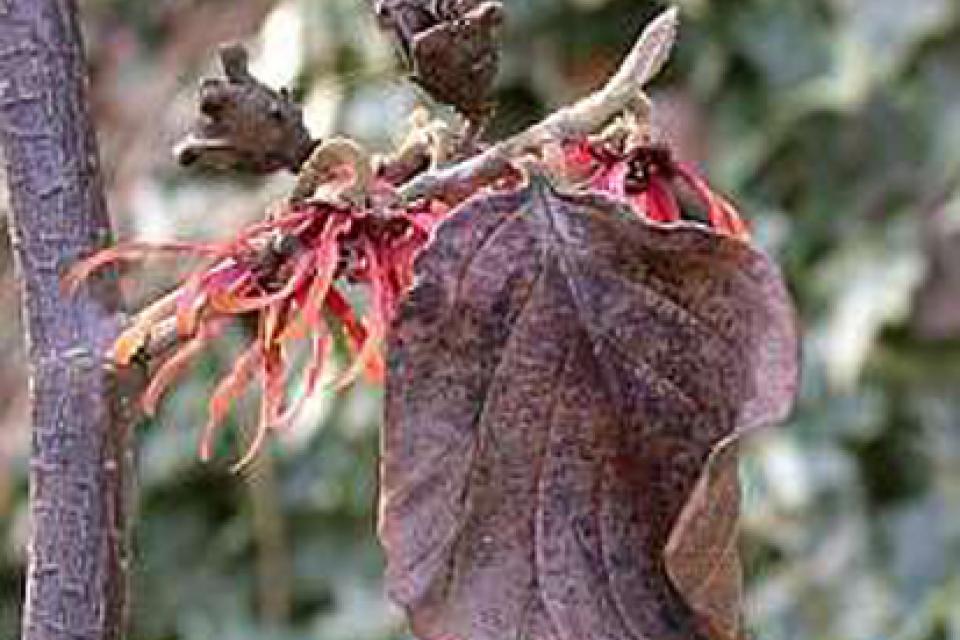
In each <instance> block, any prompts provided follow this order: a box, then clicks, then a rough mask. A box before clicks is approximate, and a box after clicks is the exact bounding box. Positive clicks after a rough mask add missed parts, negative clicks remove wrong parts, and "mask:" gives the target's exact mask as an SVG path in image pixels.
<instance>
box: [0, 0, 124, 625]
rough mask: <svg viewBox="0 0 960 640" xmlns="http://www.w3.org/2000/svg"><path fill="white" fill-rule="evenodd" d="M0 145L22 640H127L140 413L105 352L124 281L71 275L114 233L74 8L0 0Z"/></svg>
mask: <svg viewBox="0 0 960 640" xmlns="http://www.w3.org/2000/svg"><path fill="white" fill-rule="evenodd" d="M0 144H2V149H3V152H4V158H5V163H6V172H7V180H8V184H9V198H10V210H11V214H10V215H11V224H10V229H11V240H12V243H13V247H14V252H15V256H16V260H17V268H18V276H19V281H20V287H21V293H22V312H23V317H24V322H25V328H26V343H27V354H28V357H29V360H30V365H31V370H30V395H31V420H32V423H33V425H32V426H33V438H32V450H31V466H30V516H31V537H30V547H29V550H28V553H29V565H28V572H27V584H26V597H25V604H24V612H23V625H22V629H23V636H22V638H23V640H61V639H63V640H66V639H67V638H69V639H71V640H104V639H115V638H120V637H122V634H123V626H124V618H125V610H126V570H125V568H126V558H125V555H124V553H125V522H124V513H125V509H124V506H125V505H124V502H125V494H124V490H123V487H124V478H125V476H127V475H128V474H127V473H126V469H127V467H128V464H127V463H128V458H127V453H126V452H127V447H126V439H127V434H128V431H129V427H130V425H131V424H132V420H133V415H132V411H130V410H129V409H127V408H126V407H125V406H124V405H123V404H122V397H123V396H124V394H121V393H120V392H119V390H118V385H119V384H121V383H122V381H119V380H118V378H117V376H115V375H114V374H113V373H111V372H110V371H108V370H107V369H106V368H105V367H104V366H103V363H102V360H101V357H100V354H102V353H103V352H104V347H105V346H106V345H108V344H109V342H110V341H111V340H112V338H113V336H114V335H115V331H116V328H115V325H116V322H115V318H116V312H117V305H118V292H117V286H116V281H115V279H113V278H110V277H107V276H104V277H100V278H98V279H94V280H92V281H91V282H90V283H89V284H88V285H86V286H85V287H84V288H83V290H82V291H81V292H79V294H78V295H76V296H70V295H67V294H64V293H63V292H62V291H61V287H60V276H61V273H62V271H63V269H64V268H65V267H67V266H69V265H70V264H71V263H72V262H73V261H74V260H75V259H76V258H77V257H78V256H81V255H85V254H89V253H90V252H91V251H93V250H94V249H96V248H97V247H100V246H102V245H103V244H104V242H105V241H106V240H107V239H108V238H109V219H108V216H107V212H106V206H105V203H104V196H103V189H102V185H101V178H100V165H99V159H98V153H97V147H96V139H95V135H94V132H93V129H92V126H91V123H90V118H89V113H88V107H87V100H86V71H85V66H84V58H83V48H82V42H81V35H80V28H79V24H78V19H77V6H76V3H75V2H74V1H72V0H0Z"/></svg>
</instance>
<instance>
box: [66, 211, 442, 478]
mask: <svg viewBox="0 0 960 640" xmlns="http://www.w3.org/2000/svg"><path fill="white" fill-rule="evenodd" d="M445 213H446V208H445V207H442V206H440V205H436V204H427V203H418V204H414V205H411V206H401V205H395V206H382V205H374V204H373V203H370V204H369V206H367V207H363V208H357V207H347V206H337V205H334V204H330V203H325V202H306V203H299V204H284V205H283V206H281V208H280V209H279V210H278V211H275V212H273V214H272V215H271V216H270V217H269V219H268V220H266V221H262V222H258V223H256V224H253V225H250V226H248V227H247V228H245V229H243V230H242V231H241V232H240V233H239V234H238V235H237V236H236V237H235V238H234V239H232V240H231V241H229V242H224V243H222V244H216V243H213V244H190V243H167V244H159V245H149V244H142V243H132V244H126V245H119V246H117V247H114V248H112V249H108V250H105V251H103V252H101V253H99V254H97V255H95V256H93V257H92V258H89V259H87V260H86V261H83V262H81V263H79V264H78V265H77V266H75V267H74V269H73V270H72V271H71V273H70V274H69V276H68V284H69V285H74V284H75V283H77V282H79V281H81V280H82V279H84V278H85V277H86V276H87V274H89V273H90V272H91V271H93V270H94V269H97V268H100V267H102V266H104V265H106V264H110V263H113V262H117V261H120V260H129V259H136V258H140V257H143V256H145V255H150V254H154V253H158V252H166V253H170V254H172V255H175V256H181V255H184V254H192V255H199V256H201V257H202V258H204V260H205V266H203V267H202V268H200V269H198V270H196V271H194V272H193V273H191V274H189V275H188V276H187V277H186V278H184V279H183V280H182V281H181V283H180V284H179V286H178V287H177V288H176V289H175V290H173V291H172V292H170V293H169V294H167V295H165V296H163V297H162V298H161V299H159V300H157V301H156V302H154V303H153V304H151V305H149V306H148V307H147V308H145V309H144V310H143V311H142V312H140V313H139V314H138V315H137V316H136V317H135V318H134V321H133V322H132V323H131V324H130V326H129V327H128V328H127V329H126V330H125V331H124V332H123V333H122V334H121V335H120V337H119V338H118V339H117V341H116V343H115V344H114V348H113V353H112V354H111V357H112V359H113V360H114V362H115V363H116V364H118V365H120V366H126V365H128V364H130V362H131V361H133V360H134V359H135V358H137V357H138V356H139V355H140V354H143V353H144V352H147V351H149V346H150V343H151V341H161V340H167V339H169V337H170V336H169V335H165V334H170V333H172V334H173V338H174V340H175V341H176V342H177V347H176V349H175V350H173V351H172V353H170V355H169V356H167V357H166V359H165V360H164V361H163V362H162V364H161V365H160V366H159V368H158V369H157V370H156V371H155V372H154V373H153V375H152V376H151V380H150V383H149V385H148V387H147V389H146V390H145V392H144V394H143V397H142V405H143V407H144V410H145V411H146V412H147V413H148V414H150V413H153V411H154V410H155V408H156V405H157V403H158V401H159V399H160V397H161V395H162V393H163V392H164V390H166V389H167V388H168V387H169V385H170V384H171V382H173V381H174V380H175V379H176V378H177V377H178V376H179V375H180V374H181V373H182V372H183V371H184V370H185V369H186V368H187V366H188V365H189V363H190V362H191V361H192V360H193V359H194V358H195V357H196V356H197V355H199V354H200V353H201V352H202V351H203V350H204V349H205V348H206V347H207V346H208V345H209V344H210V342H211V340H212V339H213V338H215V337H217V336H218V335H220V334H221V333H222V332H223V330H224V329H225V328H226V327H227V326H228V325H229V324H230V321H233V320H239V319H241V318H254V319H255V321H256V337H255V338H254V339H253V340H252V341H251V343H250V344H249V345H248V346H247V348H246V350H245V351H244V352H243V353H242V354H241V355H240V356H239V357H238V358H237V359H236V361H235V362H234V365H233V368H232V370H231V371H230V372H229V373H228V374H227V375H225V376H224V377H223V378H222V379H221V380H220V382H219V384H218V385H217V387H216V389H215V390H214V392H213V395H212V397H211V400H210V404H209V419H208V421H207V425H206V427H205V429H204V432H203V435H202V438H201V444H200V455H201V457H202V458H203V459H208V458H209V457H210V455H211V451H212V443H213V438H214V435H215V433H216V430H217V427H218V426H219V425H220V424H222V422H223V421H224V419H225V418H226V416H227V414H228V412H229V410H230V408H231V405H233V404H234V402H235V401H236V400H237V399H238V398H239V397H240V396H242V395H243V394H244V393H245V392H246V391H247V389H248V388H249V387H250V386H251V385H252V384H253V383H254V382H256V381H258V382H259V385H260V388H261V411H260V420H259V426H258V428H257V431H256V435H255V437H254V438H253V440H252V442H251V444H250V446H249V447H248V450H247V452H246V453H245V455H244V456H243V457H242V459H241V460H240V461H239V462H238V463H237V464H238V467H239V466H243V465H245V464H247V463H248V462H249V461H250V460H251V459H252V456H253V455H254V454H255V453H256V452H257V451H258V450H259V449H260V446H261V445H262V443H263V441H264V438H265V436H266V434H267V432H268V431H269V430H270V429H271V428H279V427H282V426H284V425H288V424H289V423H290V422H291V420H292V419H293V418H294V417H295V416H296V414H297V413H298V411H299V409H300V408H301V406H302V404H303V401H304V400H305V399H306V398H308V397H309V396H310V395H311V394H312V393H313V392H314V391H315V390H316V388H317V386H318V383H319V381H320V378H321V374H322V373H323V371H324V368H325V364H326V363H327V361H328V359H329V355H330V351H331V347H332V335H333V334H332V332H333V331H335V330H338V329H339V330H342V332H343V335H344V336H345V338H346V342H347V344H348V345H349V346H350V348H351V350H352V352H353V359H352V362H351V363H350V365H349V366H348V367H347V369H346V370H345V371H344V372H343V373H341V374H340V376H339V379H338V381H337V382H336V387H337V388H343V387H345V386H346V385H348V384H350V383H351V382H352V381H354V379H355V378H356V377H357V376H358V375H360V374H361V373H364V372H365V373H366V374H367V375H368V376H369V377H370V378H372V379H374V380H378V379H381V378H382V376H383V364H382V360H381V356H380V351H379V347H380V342H381V339H382V337H383V335H384V333H385V331H386V327H387V323H388V320H389V316H390V314H391V312H392V310H393V308H394V307H395V305H396V301H397V299H398V297H399V296H400V295H401V293H402V292H403V291H404V290H405V289H406V288H407V287H408V286H409V284H410V279H411V277H412V273H413V259H414V257H415V255H416V253H417V251H418V250H419V249H420V248H421V247H422V246H423V245H424V244H425V243H426V242H427V240H428V239H429V237H430V233H431V231H432V228H433V226H434V225H435V224H436V222H437V221H438V220H440V219H441V218H442V217H443V216H444V215H445ZM338 280H341V281H343V280H345V281H349V282H354V283H361V284H364V285H366V286H367V288H368V290H369V292H370V296H369V303H368V305H367V310H366V312H365V313H364V314H363V315H362V316H360V315H358V314H357V312H356V311H355V310H354V309H353V307H352V306H351V304H350V303H349V301H348V300H347V298H346V296H345V295H344V293H343V291H342V290H341V289H339V288H338V287H337V284H336V283H337V281H338ZM304 339H306V340H308V341H309V343H310V345H311V347H310V348H311V352H312V354H311V357H310V359H309V362H308V364H307V366H306V368H305V370H304V372H303V375H304V389H305V390H304V392H303V394H302V395H301V396H300V397H299V398H297V399H296V400H295V401H292V402H290V401H288V400H287V398H286V391H285V389H286V383H287V380H288V377H289V371H288V365H289V360H290V358H289V355H290V354H289V350H290V347H291V345H292V343H294V342H295V341H299V340H304Z"/></svg>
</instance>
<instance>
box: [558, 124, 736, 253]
mask: <svg viewBox="0 0 960 640" xmlns="http://www.w3.org/2000/svg"><path fill="white" fill-rule="evenodd" d="M563 162H564V164H565V168H564V169H565V172H566V173H572V174H573V175H576V176H578V177H579V178H580V181H581V183H582V184H585V185H586V186H587V187H588V188H591V189H595V190H597V191H602V192H604V193H607V194H610V195H613V196H615V197H618V198H620V199H623V200H626V201H627V202H628V203H629V204H630V205H631V206H632V208H633V209H634V211H636V212H637V215H639V216H641V217H643V218H645V219H647V220H650V221H653V222H662V223H670V222H678V221H680V220H681V219H682V218H683V213H684V209H683V208H682V207H681V205H680V202H681V197H680V196H681V194H683V193H685V192H686V193H689V194H690V195H691V196H692V200H693V203H692V204H693V205H694V206H696V207H698V208H701V209H702V210H703V213H704V217H705V218H706V219H705V222H706V223H707V225H708V226H709V227H710V228H711V229H713V230H714V231H716V232H717V233H721V234H723V235H728V236H732V237H734V238H738V239H740V240H749V239H750V232H749V229H748V228H747V225H746V223H744V221H743V220H742V219H741V217H740V214H739V213H738V212H737V210H736V208H735V207H734V206H733V205H732V204H731V203H730V202H729V201H728V200H727V199H726V198H724V197H723V196H722V195H720V194H718V193H716V192H715V191H713V189H711V188H710V185H709V184H707V181H706V180H705V179H704V178H702V177H701V176H700V175H699V174H698V173H697V171H696V170H695V169H694V168H693V167H692V166H691V165H690V164H689V163H686V162H680V161H677V160H675V159H674V157H673V154H672V153H671V151H670V148H669V147H668V146H666V145H660V144H646V143H643V144H634V145H629V144H627V143H626V141H613V140H603V139H587V138H582V139H579V140H576V141H571V142H567V143H565V144H564V145H563Z"/></svg>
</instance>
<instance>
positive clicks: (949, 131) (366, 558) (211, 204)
mask: <svg viewBox="0 0 960 640" xmlns="http://www.w3.org/2000/svg"><path fill="white" fill-rule="evenodd" d="M505 1H506V3H507V5H508V10H509V16H510V24H509V29H508V31H507V33H506V48H505V56H504V69H503V73H502V76H501V80H500V84H499V98H500V109H499V111H498V116H497V120H496V122H495V124H494V130H495V131H498V132H504V131H510V130H515V129H517V128H518V127H520V126H521V125H522V124H524V123H526V122H529V121H531V120H533V119H535V118H536V117H537V116H538V115H539V114H541V113H543V112H544V110H545V109H547V108H549V107H550V106H555V105H558V104H561V103H563V102H565V101H567V100H569V99H570V98H571V97H573V96H575V95H578V94H579V93H582V92H583V91H585V90H587V89H589V88H590V87H592V86H595V85H596V84H597V83H598V82H599V81H600V79H601V78H602V77H604V75H605V74H606V73H608V72H609V71H610V70H612V69H613V68H614V67H615V65H616V64H617V61H618V60H619V57H620V56H621V55H622V54H623V52H625V51H626V48H627V47H628V46H629V44H630V43H631V42H632V40H633V38H634V37H635V36H636V34H637V32H638V31H639V29H640V27H641V26H642V24H643V23H644V22H645V21H646V20H647V19H648V18H649V17H651V16H652V15H653V14H654V13H655V12H656V11H657V10H658V9H659V8H661V7H658V6H657V5H656V4H654V3H651V2H637V1H636V0H505ZM680 5H681V8H682V11H683V21H684V24H683V28H682V33H681V38H680V42H679V45H678V49H677V51H676V56H675V58H674V61H673V62H672V63H671V65H670V66H669V68H668V69H667V71H666V73H665V74H664V75H663V76H662V77H661V78H660V79H658V81H657V82H656V83H655V98H656V100H657V103H658V105H659V112H660V114H661V117H662V120H663V123H664V126H665V130H666V131H667V132H668V134H667V135H668V137H669V138H670V139H672V140H673V141H674V142H675V143H676V145H677V146H678V149H679V150H680V153H681V154H683V155H687V156H688V157H690V158H691V159H694V160H697V161H699V162H700V163H701V164H702V166H703V167H704V168H705V170H706V171H707V173H708V175H710V176H711V179H712V181H713V182H714V183H715V185H716V186H717V187H718V188H720V189H721V190H722V191H724V192H727V193H730V194H732V195H733V196H734V200H735V201H737V202H738V203H739V204H740V205H741V209H742V211H744V213H745V215H746V217H748V218H749V219H750V220H751V221H752V222H753V223H754V225H755V229H756V235H757V237H758V240H759V242H760V243H761V244H763V245H764V246H765V247H766V248H767V249H768V250H769V251H770V252H772V253H773V254H774V255H776V256H777V257H778V259H779V260H780V262H781V264H782V265H783V268H784V270H785V272H786V275H787V278H788V280H789V283H790V285H791V288H792V289H793V291H794V293H795V295H796V300H797V303H798V307H799V315H800V322H801V323H802V326H803V329H804V361H805V364H804V378H803V389H802V393H801V397H800V399H799V404H798V408H797V411H796V413H795V415H794V417H793V418H792V419H791V421H790V422H789V424H786V425H784V426H782V427H780V428H777V429H772V430H769V431H767V432H766V433H763V434H760V435H759V436H757V437H756V438H754V439H752V440H751V441H750V442H749V443H748V445H747V447H746V451H745V456H744V460H743V465H742V474H743V479H744V490H745V507H744V520H743V529H744V535H743V550H744V554H745V560H746V569H747V573H748V592H747V621H748V623H749V626H750V628H751V629H752V630H753V632H754V633H755V634H756V637H758V638H764V639H767V638H769V639H771V640H773V639H776V640H779V639H785V640H786V639H798V640H799V639H818V640H819V639H823V640H830V639H850V640H873V639H878V638H884V639H890V640H960V258H958V257H957V256H960V180H958V177H960V7H958V5H957V3H956V2H955V1H954V0H914V1H913V2H910V3H904V2H899V1H897V0H859V1H858V0H782V1H778V0H737V1H734V0H723V1H710V0H687V1H683V2H680ZM82 10H83V11H84V12H85V19H86V26H87V33H88V48H89V49H90V52H91V61H92V65H93V68H94V70H95V75H94V83H93V89H94V95H95V106H96V110H97V117H98V123H99V127H100V131H101V142H102V146H103V155H104V159H105V162H106V166H107V167H108V168H109V170H110V173H109V176H108V177H109V181H110V197H111V204H112V210H113V212H114V215H115V217H116V219H117V225H118V228H119V229H120V233H121V235H123V236H128V237H129V236H132V235H138V236H144V237H149V238H159V237H170V236H178V237H186V236H192V237H212V236H218V235H223V234H224V233H226V229H227V228H229V227H231V226H234V225H237V224H240V223H241V222H242V221H243V220H244V219H246V218H250V217H253V216H257V215H259V213H260V207H261V206H262V205H263V204H264V203H266V202H269V201H270V199H271V198H274V197H276V196H277V195H278V194H281V193H283V191H284V190H285V189H287V188H289V185H290V178H289V177H288V176H277V177H273V178H270V179H265V180H249V179H246V180H235V179H233V178H230V177H228V178H224V177H222V176H215V175H197V174H196V173H192V172H185V171H182V170H180V169H177V168H176V167H174V166H173V163H172V162H171V160H170V158H169V152H168V149H169V145H170V143H171V141H172V140H174V139H176V137H177V135H178V134H179V133H181V132H182V131H183V128H184V126H185V124H186V122H188V121H189V118H190V117H191V110H192V108H193V103H192V98H193V95H194V88H195V83H196V79H197V78H198V77H199V76H201V75H204V74H206V75H209V74H210V73H211V72H213V68H212V60H213V57H214V56H213V51H214V47H215V44H216V43H217V41H218V40H219V39H225V38H236V37H243V38H244V39H246V40H247V41H248V42H249V43H250V44H251V45H252V46H253V47H254V48H255V50H256V51H257V52H258V55H257V57H256V71H257V72H258V73H260V75H261V76H262V77H265V78H267V79H269V80H270V81H272V82H274V83H284V84H289V85H292V86H293V87H294V88H295V89H296V90H297V91H298V92H299V93H300V94H301V95H302V96H303V99H304V101H305V104H306V106H307V113H308V120H309V121H310V124H311V126H312V128H313V130H314V133H315V134H316V135H326V134H328V133H329V132H331V131H338V132H345V133H350V134H353V135H356V136H358V137H360V138H361V139H364V140H366V141H369V142H370V143H371V144H374V145H381V146H388V145H389V144H390V143H391V140H396V139H397V138H398V137H399V136H400V135H401V134H402V132H403V130H404V129H405V126H406V125H405V122H406V120H405V118H406V114H407V113H409V111H410V109H411V107H412V105H413V104H414V103H415V102H416V101H417V100H419V99H422V96H420V95H419V94H418V93H417V91H416V90H415V89H414V88H412V87H410V86H409V84H407V83H406V82H404V81H403V79H402V78H400V77H399V76H397V74H396V72H395V68H396V63H395V58H394V55H393V52H392V51H391V49H390V45H389V43H388V42H387V41H386V40H385V39H384V38H383V37H382V36H381V35H380V34H379V33H378V32H377V31H376V29H375V27H374V25H373V23H372V21H371V20H370V18H369V16H368V15H367V14H366V9H365V6H364V4H363V3H362V2H361V0H284V1H282V2H270V1H265V0H259V1H255V0H244V1H243V2H237V1H235V0H208V1H206V2H200V1H199V0H163V1H157V2H149V3H148V2H140V1H137V0H90V1H89V2H84V3H82ZM2 255H3V264H4V268H5V271H4V273H5V274H6V275H5V276H4V277H5V278H6V280H7V282H6V283H5V285H8V286H4V287H3V289H2V290H3V291H5V292H9V291H13V286H14V285H13V284H12V282H11V275H10V269H9V260H8V251H7V250H6V249H4V251H3V252H2ZM164 268H168V267H163V268H161V266H160V265H157V266H155V267H152V268H151V269H150V270H148V273H147V274H146V275H144V274H141V275H140V276H139V284H138V286H136V287H133V288H131V295H133V296H134V297H136V296H146V295H148V294H149V293H150V292H151V291H153V292H155V291H156V290H157V287H159V286H162V283H163V282H164V280H163V279H162V277H157V279H156V282H154V277H153V275H152V274H156V273H161V274H162V273H163V269H164ZM0 295H2V313H3V316H4V317H3V322H2V323H0V325H2V327H3V328H2V329H0V342H2V345H3V346H4V347H5V348H4V349H3V350H2V353H4V358H3V360H2V361H0V382H4V383H6V384H5V385H4V386H3V389H4V390H3V391H2V392H0V396H2V399H3V403H2V405H3V406H2V413H0V421H2V422H0V424H2V427H0V637H15V635H16V634H17V619H18V616H19V606H20V605H19V600H20V594H21V589H22V585H21V580H22V574H23V566H22V562H23V554H24V543H25V539H26V522H25V496H26V486H25V475H26V470H27V462H26V458H25V456H26V449H27V442H28V434H27V432H26V422H25V411H24V402H23V394H24V392H25V385H24V382H23V381H24V380H25V377H24V375H23V369H22V355H21V353H22V352H21V351H20V350H19V349H20V347H19V340H20V333H19V328H18V325H17V322H16V298H15V296H14V295H12V294H11V293H3V294H0ZM227 342H228V344H227V345H226V347H225V349H224V352H223V353H222V354H219V353H218V354H217V355H215V356H211V357H210V358H209V359H208V360H206V361H204V362H203V363H201V364H200V365H198V366H197V367H196V368H195V370H194V371H192V372H191V375H190V379H189V381H187V382H185V383H184V384H183V385H182V386H180V387H179V388H178V390H177V391H176V392H175V393H174V394H173V395H172V396H171V397H170V398H168V400H167V402H166V404H165V407H164V410H163V412H162V413H161V415H160V416H159V417H158V418H157V419H156V420H154V421H152V422H150V423H149V424H145V425H143V427H142V430H141V431H140V434H139V437H138V445H139V460H140V478H139V487H138V491H139V495H140V498H139V506H138V513H137V518H136V519H137V523H136V532H135V546H136V558H137V559H136V566H135V585H134V588H135V606H134V612H133V618H134V629H135V631H134V633H133V634H132V637H133V638H135V639H137V640H207V639H209V638H211V637H217V638H221V639H230V640H242V639H246V638H251V639H252V638H258V639H260V640H266V639H270V640H285V639H293V638H298V639H302V638H318V639H322V640H387V639H392V638H402V637H404V627H403V623H402V619H401V616H400V615H399V613H398V612H397V611H395V610H393V609H392V608H390V606H389V605H388V604H387V603H386V602H385V601H384V599H383V596H382V594H381V585H380V573H381V564H382V560H381V557H380V554H379V550H378V548H377V545H376V542H375V535H374V534H375V523H374V503H375V493H376V483H375V475H376V474H375V467H376V456H377V429H378V423H379V410H380V409H379V403H380V394H379V391H378V390H376V389H372V388H367V387H359V388H357V389H355V390H353V391H352V392H350V393H347V394H343V395H339V396H334V395H327V396H324V397H323V398H321V399H320V400H319V401H317V402H315V403H313V404H312V405H311V406H310V410H309V411H308V416H307V417H306V419H305V420H303V421H301V423H300V424H298V425H295V426H294V428H293V430H292V431H291V433H289V434H286V435H285V436H284V437H282V438H280V439H279V440H278V441H277V442H275V443H274V444H273V445H272V447H271V448H272V451H271V455H270V456H268V457H266V458H264V459H261V461H260V462H259V464H258V465H257V466H256V467H255V468H254V469H252V470H251V471H250V472H249V473H247V474H245V475H244V476H242V477H240V476H234V475H231V474H229V473H228V472H227V470H226V468H227V466H228V465H229V462H230V459H231V458H232V457H233V456H235V455H236V449H237V446H236V443H234V442H230V438H228V437H225V438H224V442H223V443H221V444H222V451H221V456H220V457H219V458H218V459H217V460H216V461H215V462H214V463H212V464H209V465H201V464H200V463H198V462H197V460H196V457H195V441H196V437H197V427H198V425H199V424H201V423H202V421H203V416H204V415H205V409H204V403H205V401H206V399H207V396H208V394H209V391H210V386H211V383H212V381H213V376H214V375H215V374H216V373H217V372H218V371H220V370H222V368H223V367H224V366H226V365H227V363H228V358H229V356H230V346H231V345H230V341H229V340H228V341H227ZM251 406H252V405H251ZM250 413H251V411H245V412H244V411H240V412H238V415H240V416H241V418H240V419H239V426H243V425H244V424H246V423H247V422H249V419H250V418H249V414H250ZM244 414H247V415H244Z"/></svg>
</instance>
